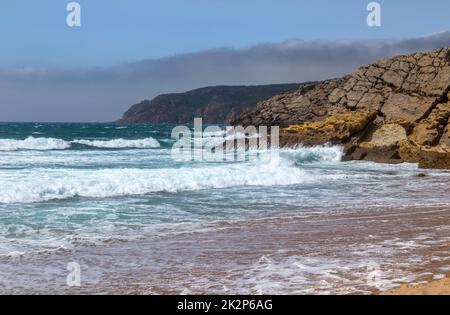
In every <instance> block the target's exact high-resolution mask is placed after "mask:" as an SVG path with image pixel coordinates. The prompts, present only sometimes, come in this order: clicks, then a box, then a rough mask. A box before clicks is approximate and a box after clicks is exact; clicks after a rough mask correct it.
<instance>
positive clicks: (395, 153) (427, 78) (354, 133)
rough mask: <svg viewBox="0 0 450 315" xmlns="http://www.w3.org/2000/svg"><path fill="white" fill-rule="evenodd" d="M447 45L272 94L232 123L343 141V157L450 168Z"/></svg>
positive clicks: (302, 140)
mask: <svg viewBox="0 0 450 315" xmlns="http://www.w3.org/2000/svg"><path fill="white" fill-rule="evenodd" d="M449 92H450V48H443V49H439V50H436V51H433V52H428V53H416V54H413V55H409V56H398V57H394V58H390V59H382V60H379V61H378V62H376V63H375V64H372V65H363V66H361V67H360V68H359V69H358V70H357V71H356V72H355V73H354V74H352V75H349V76H345V77H343V78H340V79H335V80H329V81H325V82H321V83H317V84H309V85H306V86H303V87H301V88H300V89H298V90H297V91H294V92H290V93H285V94H282V95H278V96H274V97H272V98H270V99H268V100H266V101H262V102H260V103H259V104H258V105H257V106H256V108H254V109H252V110H249V111H247V112H245V113H243V114H242V115H241V116H240V117H239V118H238V119H236V120H234V121H233V122H232V123H233V124H234V125H239V124H242V125H256V126H259V125H268V126H270V125H279V126H280V127H283V128H284V129H282V132H281V139H280V143H281V144H283V145H287V146H292V145H298V144H302V145H316V144H324V143H334V144H342V145H344V147H345V148H346V157H345V159H346V160H350V159H357V160H360V159H366V160H372V161H377V162H390V163H399V162H405V161H406V162H417V163H419V165H420V166H421V167H427V168H450V121H449V118H450V101H449V99H450V93H449Z"/></svg>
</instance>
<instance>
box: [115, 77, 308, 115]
mask: <svg viewBox="0 0 450 315" xmlns="http://www.w3.org/2000/svg"><path fill="white" fill-rule="evenodd" d="M299 86H300V84H274V85H261V86H215V87H206V88H201V89H196V90H192V91H188V92H185V93H173V94H162V95H159V96H157V97H156V98H154V99H153V100H151V101H148V100H146V101H143V102H141V103H139V104H136V105H133V106H132V107H131V108H130V109H129V110H128V111H127V112H126V113H125V114H124V115H123V117H122V119H120V120H119V122H121V123H145V122H151V123H192V122H193V121H194V117H202V118H203V122H204V123H227V122H229V121H230V120H233V119H235V118H236V117H237V115H238V114H239V113H240V112H241V111H242V110H244V109H247V108H252V107H255V106H256V104H257V103H258V102H259V101H262V100H264V99H267V98H269V97H271V96H273V95H277V94H280V93H285V92H288V91H294V90H296V89H298V88H299Z"/></svg>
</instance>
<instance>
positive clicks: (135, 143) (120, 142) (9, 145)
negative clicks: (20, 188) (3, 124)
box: [0, 137, 160, 151]
mask: <svg viewBox="0 0 450 315" xmlns="http://www.w3.org/2000/svg"><path fill="white" fill-rule="evenodd" d="M73 144H78V145H84V146H87V147H94V148H106V149H124V148H135V149H147V148H159V147H160V144H159V142H158V141H157V140H156V139H154V138H145V139H137V140H127V139H112V140H73V141H66V140H62V139H55V138H35V137H28V138H26V139H24V140H18V139H0V151H19V150H35V151H48V150H66V149H70V148H71V147H72V145H73Z"/></svg>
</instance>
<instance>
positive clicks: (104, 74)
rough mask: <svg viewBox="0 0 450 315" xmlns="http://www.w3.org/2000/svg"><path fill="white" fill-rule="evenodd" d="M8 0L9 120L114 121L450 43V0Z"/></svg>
mask: <svg viewBox="0 0 450 315" xmlns="http://www.w3.org/2000/svg"><path fill="white" fill-rule="evenodd" d="M78 2H79V3H80V4H81V9H82V12H81V19H82V26H81V28H69V27H68V26H67V24H66V16H67V14H68V12H67V11H66V5H67V3H69V0H34V1H30V0H2V1H1V2H0V40H1V45H0V121H112V120H115V119H118V118H120V116H121V115H122V113H123V112H124V111H125V110H127V109H128V108H129V107H130V105H132V104H135V103H137V102H140V101H141V100H144V99H151V98H153V97H155V96H157V95H158V94H161V93H172V92H183V91H187V90H190V89H194V88H199V87H204V86H211V85H243V84H245V85H255V84H273V83H294V82H297V83H299V82H305V81H313V80H324V79H330V78H336V77H339V76H341V75H344V74H348V73H351V72H353V71H354V70H355V69H356V68H357V67H358V66H360V65H361V64H366V63H372V62H374V61H375V60H376V59H378V58H382V57H390V56H394V55H399V54H409V53H413V52H416V51H428V50H433V49H436V48H440V47H446V46H450V19H449V18H448V15H449V12H450V1H449V0H432V1H413V0H410V1H406V0H383V1H381V0H380V1H379V3H381V6H382V26H381V27H380V28H370V27H368V26H367V23H366V17H367V15H368V13H369V12H367V10H366V7H367V4H368V3H369V2H370V1H369V0H341V1H338V0H314V1H312V0H309V1H306V0H158V1H156V0H128V1H125V0H121V1H120V0H79V1H78Z"/></svg>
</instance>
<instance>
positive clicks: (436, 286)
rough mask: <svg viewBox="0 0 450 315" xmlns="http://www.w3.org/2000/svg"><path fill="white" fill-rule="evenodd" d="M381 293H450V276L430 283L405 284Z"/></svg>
mask: <svg viewBox="0 0 450 315" xmlns="http://www.w3.org/2000/svg"><path fill="white" fill-rule="evenodd" d="M379 294H380V295H450V278H449V277H448V275H447V277H446V278H444V279H438V280H431V281H430V282H429V283H425V284H419V285H411V284H403V285H401V286H400V287H399V288H396V289H393V290H388V291H385V292H380V293H379Z"/></svg>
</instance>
